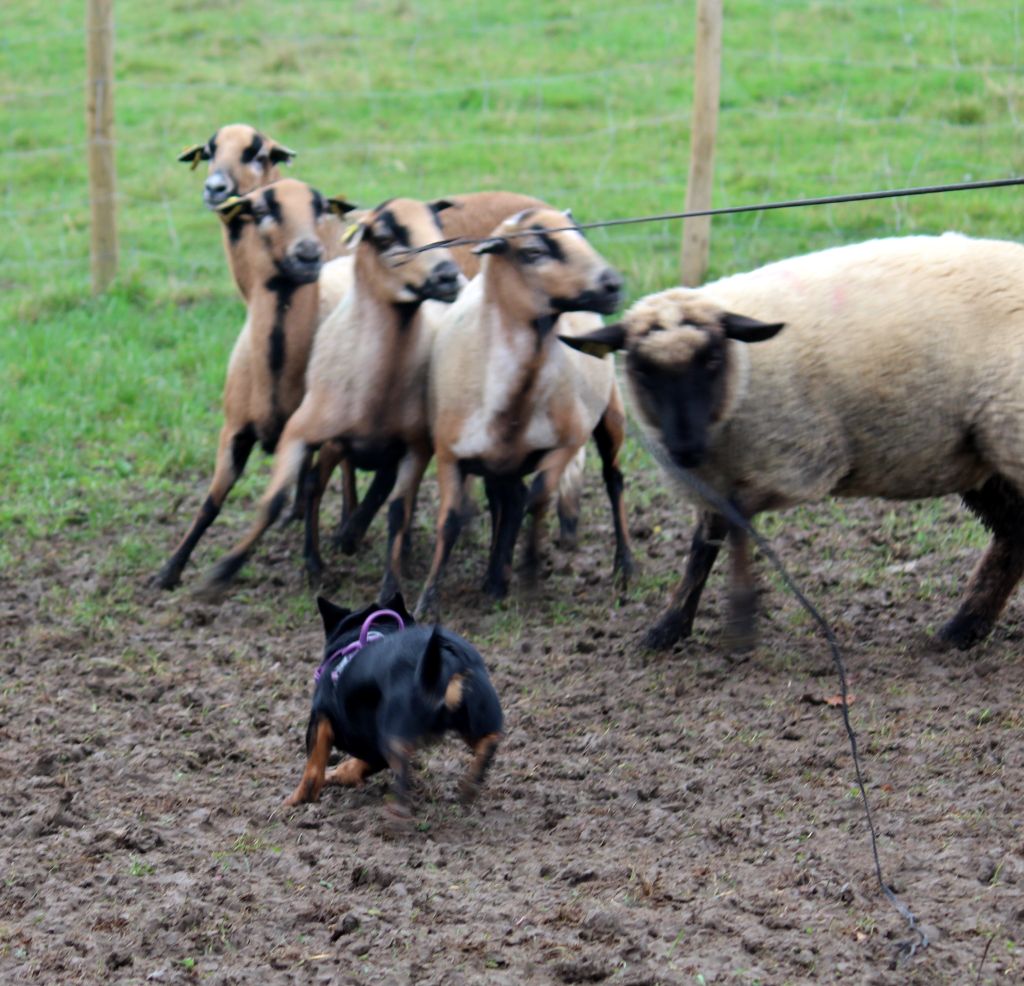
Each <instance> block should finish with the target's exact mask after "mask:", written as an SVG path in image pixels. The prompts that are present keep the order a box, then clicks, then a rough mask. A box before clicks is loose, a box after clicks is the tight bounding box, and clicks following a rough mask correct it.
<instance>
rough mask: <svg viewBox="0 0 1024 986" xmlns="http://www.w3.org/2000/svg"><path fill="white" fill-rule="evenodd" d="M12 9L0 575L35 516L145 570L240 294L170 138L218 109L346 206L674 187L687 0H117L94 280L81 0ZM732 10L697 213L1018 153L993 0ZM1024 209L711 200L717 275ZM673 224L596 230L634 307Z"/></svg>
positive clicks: (234, 322) (614, 196)
mask: <svg viewBox="0 0 1024 986" xmlns="http://www.w3.org/2000/svg"><path fill="white" fill-rule="evenodd" d="M5 14H6V17H5V25H4V31H3V32H2V38H0V83H2V84H0V93H2V94H3V95H0V102H2V104H3V111H4V119H5V141H4V145H3V149H2V150H0V158H3V159H4V164H5V165H6V167H5V173H6V175H7V178H6V180H5V181H4V183H3V186H2V195H0V213H2V214H3V219H4V225H5V235H4V236H3V237H0V283H2V287H3V291H2V292H0V477H2V485H3V488H4V496H3V498H2V500H0V542H2V544H3V547H2V548H0V565H4V566H9V565H11V564H13V563H14V561H15V560H16V558H17V556H18V555H19V553H20V552H21V551H22V550H23V549H24V547H25V546H26V545H27V544H29V543H32V542H33V541H36V540H37V539H39V538H41V537H42V536H44V535H46V534H48V533H52V532H54V531H56V530H61V529H67V530H70V531H71V532H73V533H74V535H75V536H76V537H81V538H83V539H87V538H90V537H93V536H94V535H95V534H97V533H98V532H100V531H109V530H112V529H118V528H124V527H129V528H131V527H135V528H137V530H136V531H135V534H136V538H135V540H134V541H131V542H129V543H128V544H126V550H128V551H130V552H131V557H132V558H133V559H134V562H133V563H134V564H139V565H142V564H149V563H150V562H151V561H152V559H151V558H150V557H149V553H148V552H147V550H146V547H145V545H144V543H141V542H140V540H139V539H140V537H141V535H140V534H139V531H138V528H141V527H142V526H143V525H144V524H145V520H146V516H147V512H150V511H158V510H161V509H163V508H165V507H166V506H167V504H168V503H169V502H171V501H172V500H173V499H174V498H175V497H176V496H178V495H180V493H181V489H182V479H183V477H189V478H190V479H191V480H193V481H194V480H196V479H198V478H199V477H201V476H203V475H204V474H205V473H206V471H207V470H209V468H210V465H211V462H212V453H213V448H214V443H215V438H216V432H217V428H218V426H219V419H218V402H219V389H220V384H221V380H222V375H223V370H224V366H225V363H226V359H227V354H228V351H229V349H230V346H231V343H232V341H233V339H234V336H235V335H236V333H237V331H238V329H239V327H240V325H241V321H242V314H241V306H240V303H239V301H238V299H237V297H236V296H235V293H234V289H233V287H232V285H231V283H230V281H229V278H228V276H227V273H226V269H225V263H224V259H223V256H222V254H221V248H220V242H219V237H218V233H217V229H216V222H215V220H214V219H213V218H212V217H211V216H210V215H209V214H208V213H206V212H205V211H204V210H203V209H202V207H201V204H200V198H199V192H200V185H201V177H200V173H191V172H189V171H188V169H186V168H184V167H182V166H181V165H180V164H178V163H177V161H176V160H175V158H176V155H177V153H178V152H179V151H180V150H181V149H182V148H183V147H184V146H186V145H189V144H192V143H195V142H197V141H200V140H205V138H206V137H208V136H209V134H210V133H211V132H212V131H213V130H214V129H216V127H217V126H219V125H220V124H222V123H226V122H232V121H236V120H244V121H248V122H251V123H253V124H256V125H258V126H259V127H261V128H262V129H264V130H265V131H266V132H267V133H270V134H271V135H273V136H275V137H277V138H278V139H280V140H282V141H283V142H285V143H287V144H288V145H289V146H291V147H293V148H295V149H296V150H298V151H299V157H298V160H297V162H296V164H295V166H294V168H293V170H292V174H294V175H296V176H297V177H301V178H303V179H305V180H307V181H310V182H312V183H313V184H315V185H317V187H319V188H320V189H321V190H322V191H324V192H326V193H331V194H335V193H343V194H345V195H346V196H348V197H350V198H351V199H353V200H355V201H357V202H360V203H362V204H373V203H375V202H376V201H379V200H381V199H383V198H385V197H386V196H390V195H395V194H409V195H415V196H421V197H432V196H436V195H440V194H445V193H448V192H454V191H465V190H472V189H480V188H495V187H505V188H511V189H516V190H520V191H525V192H530V193H533V194H536V195H539V196H542V197H544V198H547V199H549V200H551V201H553V202H554V203H556V204H558V205H563V206H570V205H571V206H572V207H573V209H574V211H575V213H576V215H577V216H578V217H579V218H581V219H584V220H589V219H597V218H613V217H619V216H627V215H642V214H647V213H655V212H664V211H671V210H675V209H679V208H681V207H682V205H683V202H684V198H685V189H684V183H685V175H686V170H687V154H688V133H689V109H690V101H691V96H692V66H693V50H692V49H693V35H694V19H695V11H694V6H693V4H676V3H657V2H647V3H644V2H640V3H636V4H614V3H611V2H610V0H569V2H551V3H547V4H543V5H537V4H535V3H528V2H526V0H512V2H501V3H498V2H491V0H487V2H479V3H476V4H472V5H466V4H464V3H457V2H455V0H433V2H427V3H413V2H412V0H381V2H376V3H368V4H330V3H314V2H308V0H307V2H298V3H288V4H271V3H264V4H252V3H249V4H242V3H237V2H231V0H223V2H219V3H215V4H209V3H199V2H195V0H172V2H169V3H166V4H122V5H119V6H118V8H117V12H116V16H117V40H116V73H117V80H118V81H117V92H116V120H117V124H116V128H117V129H116V136H117V165H118V201H119V225H120V236H121V254H122V256H121V267H120V274H119V278H118V281H117V284H116V286H115V287H114V289H113V290H112V291H111V292H110V293H109V294H108V295H106V296H104V297H102V298H98V299H94V298H93V297H92V296H91V294H90V290H89V260H88V231H89V203H88V195H87V188H86V178H87V165H86V161H87V154H86V147H85V137H84V96H83V88H84V65H85V58H84V32H83V14H84V11H83V7H82V4H81V3H80V2H77V0H76V2H74V3H71V2H69V0H55V2H53V3H50V4H46V5H38V4H34V3H29V2H28V0H11V2H9V3H8V4H7V6H6V8H5ZM726 17H727V20H726V25H725V45H724V48H725V58H724V65H723V76H722V113H721V119H720V127H719V144H718V150H717V169H716V191H715V202H716V204H719V205H729V204H740V203H748V202H753V201H761V200H766V199H774V198H789V197H798V196H812V195H823V194H828V193H831V192H851V191H857V190H861V189H872V188H881V187H893V186H900V185H909V184H926V183H937V182H945V181H960V180H963V179H965V178H990V177H1002V176H1006V175H1008V174H1011V173H1015V172H1019V171H1024V146H1022V138H1021V128H1020V126H1019V123H1018V120H1019V115H1020V112H1021V110H1022V105H1021V104H1022V102H1024V82H1022V81H1021V79H1020V73H1019V71H1018V69H1019V67H1020V60H1021V41H1020V24H1019V23H1018V20H1019V11H1017V9H1016V8H1015V7H1013V6H1012V5H1011V6H1007V5H1005V4H997V3H994V2H988V0H986V2H981V3H978V4H970V5H966V4H963V3H959V4H957V3H954V2H952V0H949V2H938V0H936V2H909V3H903V4H900V5H899V6H898V9H896V10H893V8H892V5H889V4H883V3H880V2H878V3H865V4H857V5H852V4H848V3H841V2H811V3H803V2H800V3H797V2H794V0H778V2H775V3H765V2H753V0H735V2H731V3H729V4H728V5H727V11H726ZM1021 203H1022V199H1021V196H1020V193H1019V192H1017V191H1015V190H999V191H992V192H985V193H981V192H978V193H958V194H955V195H947V196H941V197H926V198H917V199H912V200H903V201H890V202H883V203H873V204H861V205H845V206H834V207H829V208H816V209H802V210H795V211H788V212H779V213H771V214H763V215H759V216H743V217H733V218H728V219H723V220H721V221H719V222H717V223H716V225H715V228H714V233H713V241H712V245H713V252H712V270H711V273H712V274H713V275H714V274H721V273H726V272H729V271H734V270H739V269H744V268H748V267H751V266H753V265H755V264H757V263H760V262H763V261H767V260H770V259H773V258H777V257H780V256H785V255H788V254H792V253H796V252H800V251H804V250H808V249H815V248H819V247H823V246H827V245H832V244H837V243H841V242H848V241H853V240H857V239H862V238H865V237H869V236H876V235H891V234H896V233H907V232H938V231H942V230H945V229H947V228H956V229H960V230H963V231H965V232H969V233H973V234H977V235H992V236H999V237H1008V238H1012V237H1015V236H1017V235H1018V230H1019V229H1020V227H1021V219H1022V217H1024V207H1022V204H1021ZM679 232H680V230H679V226H678V224H658V225H651V226H642V227H640V226H630V227H624V228H620V229H616V230H608V231H597V232H595V233H594V235H593V240H594V242H595V244H596V245H597V246H598V248H599V249H601V250H602V252H604V253H605V254H606V255H607V256H608V257H609V259H611V260H612V261H613V262H615V263H616V264H617V265H618V266H619V267H621V268H622V269H623V270H624V271H625V273H626V274H627V277H628V280H629V285H630V289H631V293H632V295H633V296H634V297H636V296H637V295H639V294H641V293H643V292H646V291H649V290H653V289H656V288H660V287H663V286H666V285H669V284H671V283H673V282H674V280H675V278H676V272H677V269H678V241H679ZM634 458H638V459H640V460H642V459H643V456H642V454H639V453H638V454H637V455H636V456H634ZM250 482H255V481H250ZM243 492H244V491H243ZM142 542H144V538H142Z"/></svg>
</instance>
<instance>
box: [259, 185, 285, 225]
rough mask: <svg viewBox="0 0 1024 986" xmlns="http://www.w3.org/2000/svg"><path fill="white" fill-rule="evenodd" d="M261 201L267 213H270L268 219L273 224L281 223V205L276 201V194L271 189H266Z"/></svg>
mask: <svg viewBox="0 0 1024 986" xmlns="http://www.w3.org/2000/svg"><path fill="white" fill-rule="evenodd" d="M263 201H264V203H265V204H266V206H267V212H269V213H270V217H271V218H272V219H273V220H274V222H275V223H278V224H280V222H281V203H280V202H278V201H277V193H276V192H275V191H274V189H272V188H268V189H267V190H266V191H265V192H264V193H263Z"/></svg>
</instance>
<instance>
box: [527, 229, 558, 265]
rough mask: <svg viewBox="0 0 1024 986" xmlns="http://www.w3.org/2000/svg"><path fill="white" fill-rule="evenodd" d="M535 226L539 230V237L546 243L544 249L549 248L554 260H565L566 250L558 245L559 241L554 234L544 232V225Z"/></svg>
mask: <svg viewBox="0 0 1024 986" xmlns="http://www.w3.org/2000/svg"><path fill="white" fill-rule="evenodd" d="M533 228H534V230H535V231H536V232H537V239H539V240H540V241H541V243H543V244H544V249H545V250H547V252H548V256H549V257H551V259H552V260H557V261H559V262H561V261H563V260H565V251H564V250H562V248H561V247H560V246H559V245H558V241H557V240H556V239H555V238H554V237H553V236H549V235H548V234H547V233H545V232H543V227H541V226H534V227H533Z"/></svg>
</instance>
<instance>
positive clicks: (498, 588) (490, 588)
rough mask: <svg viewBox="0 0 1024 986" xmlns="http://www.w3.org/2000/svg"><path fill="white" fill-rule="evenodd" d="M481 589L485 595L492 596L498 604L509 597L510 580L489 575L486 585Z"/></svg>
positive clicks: (485, 580) (485, 581)
mask: <svg viewBox="0 0 1024 986" xmlns="http://www.w3.org/2000/svg"><path fill="white" fill-rule="evenodd" d="M481 589H482V590H483V592H484V594H485V595H488V596H490V597H491V599H493V600H495V602H497V601H498V600H501V599H504V598H505V597H506V596H507V595H508V580H507V579H499V578H496V577H493V576H490V575H489V576H487V578H486V579H484V584H483V585H482V586H481Z"/></svg>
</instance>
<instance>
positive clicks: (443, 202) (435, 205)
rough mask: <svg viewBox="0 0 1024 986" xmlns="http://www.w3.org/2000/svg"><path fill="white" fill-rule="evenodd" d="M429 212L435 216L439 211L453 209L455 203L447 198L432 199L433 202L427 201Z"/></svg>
mask: <svg viewBox="0 0 1024 986" xmlns="http://www.w3.org/2000/svg"><path fill="white" fill-rule="evenodd" d="M427 205H429V206H430V210H431V212H433V213H434V215H435V216H436V215H437V214H438V213H439V212H444V210H445V209H454V208H455V203H454V202H452V201H450V200H449V199H434V201H433V202H428V203H427Z"/></svg>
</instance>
